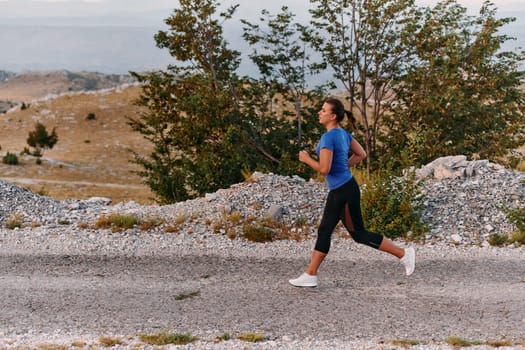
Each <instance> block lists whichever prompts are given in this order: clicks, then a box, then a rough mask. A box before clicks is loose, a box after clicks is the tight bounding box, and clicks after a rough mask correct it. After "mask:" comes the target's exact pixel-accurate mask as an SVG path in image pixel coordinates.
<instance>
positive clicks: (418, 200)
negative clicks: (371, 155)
mask: <svg viewBox="0 0 525 350" xmlns="http://www.w3.org/2000/svg"><path fill="white" fill-rule="evenodd" d="M420 187H421V183H419V184H418V183H417V182H416V181H415V177H414V176H413V174H411V175H409V176H407V177H396V176H395V174H393V173H390V172H385V173H379V172H378V173H375V174H373V175H372V176H370V177H369V178H368V181H367V183H366V188H365V189H364V190H363V193H362V198H361V206H362V210H363V218H364V220H365V226H366V227H367V228H368V229H369V230H371V231H374V232H378V233H381V234H384V235H385V236H387V237H389V238H397V237H403V238H409V239H411V240H418V239H422V238H423V237H424V235H425V233H426V231H427V230H428V228H427V226H426V224H424V223H423V222H422V221H421V217H422V209H421V208H422V206H423V201H424V197H423V196H422V195H421V190H420Z"/></svg>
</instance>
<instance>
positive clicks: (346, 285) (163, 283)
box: [0, 250, 525, 341]
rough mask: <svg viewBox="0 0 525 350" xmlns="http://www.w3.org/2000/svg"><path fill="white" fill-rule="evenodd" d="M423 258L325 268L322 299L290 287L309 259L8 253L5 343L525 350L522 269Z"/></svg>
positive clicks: (357, 260)
mask: <svg viewBox="0 0 525 350" xmlns="http://www.w3.org/2000/svg"><path fill="white" fill-rule="evenodd" d="M365 252H366V251H365ZM420 252H421V253H420V255H419V257H418V258H419V260H418V265H417V270H416V273H414V275H413V276H411V277H409V278H407V277H405V276H404V275H403V274H402V272H401V270H400V269H401V267H400V266H398V265H396V264H394V263H395V262H393V261H392V259H391V258H390V257H386V256H385V255H382V254H376V253H373V254H371V255H369V256H368V257H367V256H364V255H363V254H364V253H363V254H361V253H359V254H356V255H352V256H349V257H346V258H345V257H341V258H337V259H333V260H330V259H329V260H328V261H327V262H326V264H325V265H324V266H323V271H324V275H323V276H322V277H320V282H321V286H320V287H319V288H317V289H301V288H294V287H292V286H290V285H289V284H288V283H287V279H288V278H290V277H295V275H296V274H297V273H298V272H300V271H301V269H302V268H303V266H304V263H305V259H304V257H303V256H301V257H294V258H280V259H279V258H278V259H276V258H257V257H243V256H240V257H231V256H230V257H226V256H220V255H202V254H193V253H189V254H182V252H181V255H176V254H175V255H172V256H163V257H160V256H158V257H156V256H142V257H124V256H115V257H103V256H82V255H79V256H68V255H38V256H34V255H25V254H16V255H10V254H7V253H1V255H0V285H1V286H2V288H0V310H2V312H1V313H0V334H4V335H12V334H26V333H33V334H34V333H35V332H36V333H37V334H38V333H48V334H52V333H56V332H66V333H69V334H79V335H81V334H98V335H107V334H128V335H132V336H136V335H138V334H139V333H142V332H159V331H161V330H164V329H166V328H171V329H177V330H179V331H181V332H190V333H192V334H194V335H200V336H204V335H210V334H215V335H217V336H218V335H221V334H224V333H229V334H237V333H240V332H262V333H264V334H265V335H266V336H267V337H269V338H270V339H280V338H282V337H283V336H286V337H292V338H299V339H301V338H304V337H312V336H315V337H318V338H320V339H332V338H339V339H342V340H356V339H376V340H381V339H383V340H392V339H415V340H419V341H444V340H445V339H446V338H447V337H450V336H458V337H462V338H466V339H471V340H490V339H496V340H501V339H514V340H520V341H523V340H525V302H524V300H525V263H524V261H523V260H520V259H519V257H518V259H517V258H516V256H515V255H513V256H512V257H510V258H506V257H505V256H504V255H491V254H484V255H479V256H475V257H472V256H470V257H464V258H461V257H459V256H457V255H454V256H452V257H448V258H442V257H439V255H438V254H428V255H427V254H424V252H423V251H422V250H420ZM425 255H427V256H425Z"/></svg>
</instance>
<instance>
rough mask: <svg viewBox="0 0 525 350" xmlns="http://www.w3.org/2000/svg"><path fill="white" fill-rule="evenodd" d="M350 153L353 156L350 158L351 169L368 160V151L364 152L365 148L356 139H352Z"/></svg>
mask: <svg viewBox="0 0 525 350" xmlns="http://www.w3.org/2000/svg"><path fill="white" fill-rule="evenodd" d="M350 151H351V152H352V155H351V156H350V158H348V166H349V167H353V166H354V165H356V164H357V163H359V162H360V161H362V160H363V159H365V158H366V151H365V150H364V148H363V146H361V144H360V143H359V142H357V140H356V139H354V138H352V141H351V142H350Z"/></svg>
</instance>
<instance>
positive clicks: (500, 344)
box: [486, 340, 514, 348]
mask: <svg viewBox="0 0 525 350" xmlns="http://www.w3.org/2000/svg"><path fill="white" fill-rule="evenodd" d="M486 344H487V345H489V346H492V347H493V348H500V347H503V346H513V345H514V343H513V342H512V341H510V340H494V341H488V342H487V343H486Z"/></svg>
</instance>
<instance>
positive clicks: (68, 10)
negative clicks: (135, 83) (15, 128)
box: [0, 0, 525, 73]
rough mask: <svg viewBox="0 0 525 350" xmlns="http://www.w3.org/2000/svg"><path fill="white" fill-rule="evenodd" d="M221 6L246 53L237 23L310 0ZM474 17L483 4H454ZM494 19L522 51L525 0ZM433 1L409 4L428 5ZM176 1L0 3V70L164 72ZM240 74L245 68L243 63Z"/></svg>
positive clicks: (246, 0) (505, 6)
mask: <svg viewBox="0 0 525 350" xmlns="http://www.w3.org/2000/svg"><path fill="white" fill-rule="evenodd" d="M220 2H221V3H222V4H223V5H222V6H224V8H226V7H229V6H231V5H233V4H240V6H239V8H238V10H237V12H236V13H235V17H234V19H233V20H232V21H228V22H227V23H225V26H224V27H223V29H224V31H225V38H226V40H227V41H228V42H229V43H230V44H231V46H230V47H231V48H233V49H236V50H239V51H241V52H246V51H249V50H248V49H249V48H247V46H246V45H247V44H246V43H245V42H244V41H243V40H242V38H241V35H240V32H242V29H240V25H239V23H240V22H239V19H247V20H249V21H252V22H257V19H258V17H259V16H260V13H261V10H262V9H267V10H269V11H270V12H271V13H277V12H278V11H279V9H280V8H281V7H282V6H288V7H289V8H290V10H291V11H292V12H293V13H294V14H296V16H297V17H296V19H297V20H298V21H301V20H303V19H304V21H305V22H307V20H308V19H309V18H310V16H309V13H308V8H309V6H310V0H222V1H220ZM458 2H459V3H460V4H461V5H463V6H465V7H467V9H468V10H469V13H470V14H472V15H475V14H477V13H478V11H479V9H480V8H481V6H482V4H483V0H458ZM492 2H493V4H494V5H495V6H496V8H497V9H498V15H499V16H501V17H509V16H514V17H516V18H517V20H516V22H513V23H511V24H509V25H508V27H506V30H507V34H510V35H511V36H513V37H516V38H517V41H512V42H510V43H509V45H510V46H509V47H508V48H507V49H509V48H512V47H515V46H518V47H525V29H524V28H525V0H492ZM436 3H437V1H435V0H416V4H418V5H424V6H432V5H435V4H436ZM178 4H179V2H178V0H0V47H2V48H9V49H5V50H2V54H1V55H0V70H11V71H23V70H48V69H69V70H89V71H100V72H108V73H114V72H116V73H125V72H127V71H129V70H135V71H141V70H148V69H157V68H162V67H165V66H166V65H167V64H168V63H171V62H173V59H172V57H171V56H169V54H168V52H167V50H160V49H158V48H157V47H156V46H155V42H154V39H153V36H154V34H155V33H157V32H158V30H162V29H165V27H164V19H166V18H168V17H169V16H170V14H171V13H172V11H173V9H175V8H177V7H178ZM244 61H245V60H243V65H242V66H241V68H242V69H245V70H248V69H250V68H249V67H250V63H249V62H244Z"/></svg>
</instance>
